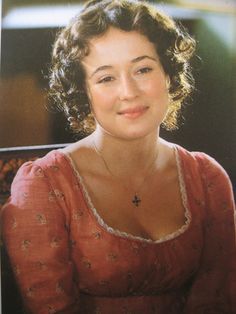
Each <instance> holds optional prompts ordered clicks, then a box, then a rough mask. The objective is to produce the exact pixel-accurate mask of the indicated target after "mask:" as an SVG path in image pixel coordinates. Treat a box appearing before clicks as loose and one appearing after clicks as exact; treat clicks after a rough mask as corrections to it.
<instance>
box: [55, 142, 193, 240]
mask: <svg viewBox="0 0 236 314" xmlns="http://www.w3.org/2000/svg"><path fill="white" fill-rule="evenodd" d="M172 145H173V149H174V152H175V160H176V166H177V173H178V181H179V189H180V195H181V200H182V205H183V207H184V209H185V213H184V216H185V222H184V224H183V225H182V226H181V227H180V228H178V229H177V230H176V231H174V232H171V233H169V234H167V235H165V236H163V237H160V238H158V239H156V240H153V239H151V238H143V237H141V236H137V235H133V234H131V233H128V232H125V231H121V230H119V229H115V228H113V227H111V226H109V225H108V224H107V223H106V222H105V221H104V220H103V218H102V217H101V216H100V215H99V213H98V211H97V210H96V208H95V206H94V205H93V202H92V200H91V197H90V195H89V193H88V191H87V188H86V186H85V183H84V179H83V177H82V176H81V175H80V173H79V171H78V169H77V167H76V165H75V162H74V160H73V159H72V157H71V155H70V154H69V153H65V152H64V151H63V150H62V149H57V150H56V151H57V152H59V153H60V154H61V155H62V156H63V157H64V158H65V160H66V162H67V163H68V164H69V166H70V168H71V170H72V172H73V174H74V176H75V178H76V179H77V181H78V183H79V186H80V187H81V192H82V194H83V197H84V201H85V204H86V207H87V209H88V210H89V212H90V213H91V215H92V217H93V218H94V219H95V221H96V223H97V224H98V225H99V227H100V228H102V229H103V230H105V231H106V232H108V233H109V234H112V235H113V236H116V237H121V238H124V239H128V240H135V241H139V242H143V243H150V244H158V243H164V242H167V241H170V240H174V239H176V238H177V237H179V236H180V235H182V234H184V233H185V232H186V231H187V230H188V229H189V228H190V225H191V222H192V214H191V211H190V209H189V201H188V196H187V190H186V184H185V180H184V176H183V169H182V162H181V158H180V152H179V149H178V145H176V144H172Z"/></svg>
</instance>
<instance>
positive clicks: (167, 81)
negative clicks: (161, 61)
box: [166, 75, 170, 90]
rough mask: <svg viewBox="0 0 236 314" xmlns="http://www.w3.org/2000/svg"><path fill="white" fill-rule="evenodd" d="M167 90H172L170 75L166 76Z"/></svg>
mask: <svg viewBox="0 0 236 314" xmlns="http://www.w3.org/2000/svg"><path fill="white" fill-rule="evenodd" d="M166 88H167V89H168V90H169V89H170V77H169V75H166Z"/></svg>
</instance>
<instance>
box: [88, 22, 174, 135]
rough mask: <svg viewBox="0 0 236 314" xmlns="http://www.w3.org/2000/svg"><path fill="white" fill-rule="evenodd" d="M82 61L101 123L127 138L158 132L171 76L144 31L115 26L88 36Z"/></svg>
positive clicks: (114, 133) (166, 102)
mask: <svg viewBox="0 0 236 314" xmlns="http://www.w3.org/2000/svg"><path fill="white" fill-rule="evenodd" d="M82 64H83V67H84V69H85V73H86V88H87V93H88V97H89V100H90V105H91V107H92V111H93V113H94V116H95V119H96V121H97V127H101V128H102V129H103V130H104V131H105V132H106V133H108V134H110V135H112V136H115V137H119V138H123V139H137V138H141V137H144V136H146V135H148V134H149V133H152V132H157V130H158V128H159V126H160V124H161V122H162V120H163V119H164V117H165V114H166V111H167V107H168V102H169V97H168V96H169V95H168V88H167V83H166V82H167V79H168V78H167V76H166V74H165V72H164V70H163V68H162V66H161V63H160V61H159V58H158V55H157V53H156V50H155V47H154V45H153V44H152V43H151V42H150V41H149V40H148V39H147V37H146V36H144V35H142V34H140V33H139V32H136V31H131V32H125V31H122V30H119V29H116V28H112V27H111V28H110V29H109V30H108V31H107V32H106V33H105V34H104V35H102V36H100V37H96V38H94V39H92V40H91V41H90V53H89V55H88V56H86V57H85V58H84V59H83V61H82Z"/></svg>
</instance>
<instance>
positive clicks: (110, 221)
mask: <svg viewBox="0 0 236 314" xmlns="http://www.w3.org/2000/svg"><path fill="white" fill-rule="evenodd" d="M85 182H86V189H87V191H88V195H89V197H90V198H91V202H92V204H93V206H94V207H95V209H96V211H97V213H98V215H99V216H100V217H101V218H102V219H103V220H104V222H105V223H106V224H107V225H108V226H109V227H112V228H113V229H117V230H120V231H122V232H126V233H128V234H132V235H135V236H139V237H143V238H146V239H152V240H157V239H159V238H161V237H164V236H166V235H168V234H170V233H173V232H175V231H177V230H178V229H179V228H181V227H182V226H183V225H184V224H185V222H186V217H185V213H186V208H185V204H184V203H183V201H182V200H183V195H182V193H183V192H181V188H180V185H179V180H178V175H176V174H174V175H172V177H171V178H170V179H169V180H163V181H162V182H160V181H159V179H158V178H153V179H152V180H151V181H149V182H147V183H146V184H144V185H143V186H141V188H140V189H139V190H138V191H137V192H136V191H135V190H134V189H133V188H132V186H129V185H128V184H126V182H122V183H120V182H117V181H116V180H113V179H110V178H97V177H93V176H87V177H86V180H85ZM135 200H136V201H138V202H137V203H135ZM136 205H137V206H136Z"/></svg>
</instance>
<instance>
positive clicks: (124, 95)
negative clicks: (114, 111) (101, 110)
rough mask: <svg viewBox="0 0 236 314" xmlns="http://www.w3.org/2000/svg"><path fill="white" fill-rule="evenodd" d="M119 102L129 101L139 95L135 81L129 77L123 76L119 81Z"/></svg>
mask: <svg viewBox="0 0 236 314" xmlns="http://www.w3.org/2000/svg"><path fill="white" fill-rule="evenodd" d="M119 93H120V100H130V99H133V98H136V97H137V96H138V94H139V87H138V84H137V82H136V80H135V79H134V78H133V77H131V76H124V77H122V78H121V79H120V91H119Z"/></svg>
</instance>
